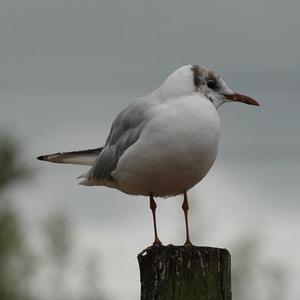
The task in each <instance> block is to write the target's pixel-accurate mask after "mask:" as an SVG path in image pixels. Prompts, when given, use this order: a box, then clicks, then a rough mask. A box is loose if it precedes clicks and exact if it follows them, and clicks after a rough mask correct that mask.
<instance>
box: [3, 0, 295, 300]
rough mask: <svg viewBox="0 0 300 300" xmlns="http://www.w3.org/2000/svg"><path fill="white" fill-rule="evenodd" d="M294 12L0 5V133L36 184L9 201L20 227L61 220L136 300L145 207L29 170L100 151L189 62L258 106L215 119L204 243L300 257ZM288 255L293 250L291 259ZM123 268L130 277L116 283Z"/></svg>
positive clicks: (200, 193)
mask: <svg viewBox="0 0 300 300" xmlns="http://www.w3.org/2000/svg"><path fill="white" fill-rule="evenodd" d="M299 11H300V2H299V1H292V0H287V1H279V0H276V1H274V0H273V1H271V0H269V1H261V0H251V1H250V0H249V1H248V0H247V1H238V0H235V1H234V0H228V1H213V0H210V1H202V2H200V1H196V0H195V1H190V0H188V1H167V0H164V1H157V0H154V1H139V0H122V1H96V0H95V1H88V0H87V1H78V0H72V1H61V0H51V1H50V0H48V1H46V0H42V1H41V0H39V1H33V0H26V1H23V0H22V1H1V3H0V42H1V44H0V103H1V110H0V127H1V128H2V130H8V131H9V132H12V134H13V135H14V136H16V137H17V138H19V139H20V148H21V152H22V155H23V157H24V158H25V159H27V162H28V164H29V165H30V166H31V167H32V168H33V169H35V170H36V171H37V175H36V177H35V178H34V179H33V180H32V181H31V182H26V183H24V184H22V185H20V186H18V187H16V188H14V189H13V190H12V191H11V195H12V196H13V197H14V198H16V204H17V205H18V207H19V209H20V211H21V212H22V213H23V214H24V218H25V219H27V220H28V223H29V224H31V225H32V226H33V227H34V224H38V222H39V221H41V220H43V219H44V218H45V216H46V215H47V214H48V213H49V211H52V210H55V209H57V208H60V207H62V208H64V209H66V211H68V212H69V213H70V215H71V216H72V217H73V218H74V220H75V221H74V223H75V224H76V225H74V226H75V229H74V230H76V233H77V232H78V239H79V240H80V241H81V244H82V245H91V246H93V247H96V248H97V249H98V250H99V252H100V253H101V254H102V257H103V263H104V270H103V278H104V284H105V287H106V289H107V290H110V289H111V285H114V282H115V281H116V280H117V281H118V282H120V287H119V289H115V290H114V293H115V294H114V295H112V296H114V297H115V299H121V296H120V295H122V299H124V300H126V299H130V300H132V299H137V294H138V289H139V288H138V270H137V265H136V261H135V256H136V253H137V252H138V251H139V250H141V249H142V248H143V247H145V246H146V245H148V244H149V243H150V242H151V239H152V227H151V216H150V212H149V211H148V203H147V201H143V200H145V199H143V198H141V197H130V196H127V195H123V194H121V193H119V192H117V191H111V190H108V189H105V188H90V189H89V188H83V187H79V186H77V185H76V180H75V178H76V176H77V175H79V174H81V173H82V172H83V171H84V170H85V168H82V167H72V166H67V167H62V166H57V165H49V164H42V163H40V162H38V161H36V160H35V159H34V157H35V156H37V155H39V154H44V153H47V152H56V151H64V150H73V149H82V148H85V147H93V146H98V145H101V143H103V142H104V141H105V139H106V135H107V133H108V130H109V126H110V124H111V122H112V120H113V118H114V116H115V115H116V114H117V113H118V112H119V111H120V110H121V109H122V108H124V107H125V106H126V105H127V104H128V103H129V102H130V101H131V100H132V99H134V98H137V97H139V96H142V95H144V94H147V93H149V92H151V91H152V90H153V89H155V88H156V87H157V86H158V85H159V84H160V83H161V82H162V81H163V80H164V79H165V78H166V77H167V76H168V74H169V73H171V72H172V71H174V70H175V69H176V68H178V67H179V66H181V65H184V64H189V63H198V64H204V65H207V66H209V67H211V68H213V69H215V70H216V71H218V72H219V73H221V75H222V76H223V78H224V79H225V81H226V82H227V83H228V85H229V86H230V87H231V88H232V89H234V90H238V91H240V92H244V93H246V94H249V95H250V96H253V97H254V98H257V99H258V100H260V102H261V104H262V106H261V107H260V108H259V109H256V108H253V107H247V106H244V105H238V104H236V105H234V104H228V105H226V106H225V105H224V107H221V108H220V115H221V119H222V124H223V128H222V131H223V132H222V137H221V145H220V151H219V156H218V159H217V162H216V164H215V166H214V168H213V169H212V170H211V172H210V173H209V175H208V176H207V178H205V180H204V181H203V182H202V183H201V184H199V185H198V187H197V188H195V189H194V190H193V192H192V195H193V199H195V200H194V201H195V202H196V201H197V199H198V198H201V199H202V202H203V203H202V204H201V206H200V207H201V208H202V207H203V211H204V213H205V214H206V215H207V216H206V217H207V218H208V219H209V221H210V222H211V223H212V224H213V225H211V226H212V228H213V229H214V230H213V231H212V232H211V233H210V235H209V237H207V238H206V240H205V242H207V244H208V245H212V246H220V247H228V248H230V245H231V244H230V243H231V242H230V241H231V240H232V239H234V238H235V237H237V236H238V235H239V234H242V230H243V229H245V230H248V229H251V230H254V231H262V232H264V231H265V235H266V243H267V245H266V246H265V252H266V255H267V256H268V257H269V256H271V257H275V258H276V259H278V258H280V259H282V256H283V255H284V256H285V259H287V260H288V258H289V257H295V256H296V257H298V258H299V255H298V253H297V252H296V250H293V249H297V247H299V246H300V240H299V238H297V236H299V232H297V228H299V226H300V222H299V220H298V219H299V217H298V213H297V212H298V211H299V209H300V203H299V200H298V198H299V197H298V196H299V193H300V190H299V183H298V181H299V177H300V173H299V169H300V168H299V167H300V166H299V151H300V140H299V127H300V108H299V92H300V88H299V78H300V39H299V32H300V22H299V16H298V15H299ZM180 201H181V200H179V199H178V200H171V199H170V200H167V201H160V202H159V209H160V213H159V225H160V231H161V235H162V237H163V239H164V240H166V242H174V243H181V242H182V241H183V233H184V232H183V229H184V228H183V219H182V215H181V211H180ZM195 209H197V207H196V208H195ZM198 212H199V215H201V213H203V212H201V211H198ZM194 216H195V214H194ZM196 216H197V214H196ZM197 224H198V221H197V218H195V217H194V221H193V220H192V226H194V228H195V227H196V228H197V226H199V225H197ZM257 228H259V230H258V229H257ZM129 232H130V234H129ZM290 233H293V235H292V237H291V235H290ZM103 240H104V241H105V243H101V241H103ZM278 241H280V242H278ZM196 242H197V241H196ZM119 244H122V245H126V247H125V246H124V249H123V254H122V255H121V254H120V253H119V252H118V245H119ZM286 244H292V245H295V247H290V250H289V251H290V253H288V255H286V249H285V253H284V254H282V251H283V247H284V245H286ZM293 251H294V252H293ZM116 257H118V259H117V263H116V264H115V262H116ZM286 257H287V258H286ZM297 261H299V259H298V260H297ZM289 263H290V262H289ZM120 266H121V267H122V268H123V269H126V270H128V273H127V275H128V276H126V278H123V277H122V275H118V276H117V278H116V275H115V274H116V272H115V271H116V269H117V267H120ZM299 268H300V262H299V264H297V266H295V265H294V266H293V265H291V268H290V269H291V270H292V271H293V272H296V273H297V269H299ZM296 278H298V279H299V278H300V273H299V271H298V273H297V277H296ZM121 283H122V284H121ZM298 296H299V295H298ZM290 299H295V298H292V297H291V298H290ZM288 300H289V299H288Z"/></svg>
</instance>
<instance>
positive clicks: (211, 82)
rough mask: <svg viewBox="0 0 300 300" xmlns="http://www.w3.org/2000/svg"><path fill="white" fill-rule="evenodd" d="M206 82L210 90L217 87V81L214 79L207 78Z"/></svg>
mask: <svg viewBox="0 0 300 300" xmlns="http://www.w3.org/2000/svg"><path fill="white" fill-rule="evenodd" d="M206 84H207V86H208V87H209V88H210V89H212V90H215V89H216V88H217V85H218V84H217V82H216V81H215V80H212V79H210V80H207V82H206Z"/></svg>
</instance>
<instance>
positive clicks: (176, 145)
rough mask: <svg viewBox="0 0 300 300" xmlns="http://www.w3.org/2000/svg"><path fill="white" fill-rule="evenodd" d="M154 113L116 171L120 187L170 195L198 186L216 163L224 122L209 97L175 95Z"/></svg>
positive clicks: (125, 189) (128, 190) (131, 190)
mask: <svg viewBox="0 0 300 300" xmlns="http://www.w3.org/2000/svg"><path fill="white" fill-rule="evenodd" d="M172 101H173V102H172V103H168V105H164V104H161V105H159V106H158V107H156V109H155V111H153V115H154V116H155V117H154V118H153V119H151V121H150V122H149V123H148V124H147V125H146V127H145V129H144V130H143V132H142V134H141V136H140V138H139V140H138V141H137V142H136V143H135V144H134V145H132V146H131V147H130V148H129V149H128V150H127V151H126V152H125V153H124V154H123V156H122V157H121V158H120V160H119V163H118V165H117V169H116V170H115V171H114V172H113V173H112V176H113V177H114V179H115V180H116V183H117V188H118V189H119V190H121V191H123V192H125V193H128V194H133V195H149V194H151V193H152V194H153V195H154V196H156V197H167V196H171V195H177V194H181V193H183V192H184V191H187V190H189V189H190V188H192V187H193V186H194V185H195V184H197V183H198V182H199V181H200V180H201V179H202V178H203V177H204V176H205V175H206V174H207V172H208V171H209V169H210V168H211V166H212V165H213V163H214V161H215V159H216V155H217V149H218V141H219V133H220V120H219V116H218V114H217V111H216V109H215V107H214V106H213V105H212V104H211V103H210V102H209V101H207V100H203V99H201V98H200V99H199V97H193V96H191V97H190V99H189V98H187V97H186V98H185V99H184V101H183V99H180V98H178V99H173V100H172Z"/></svg>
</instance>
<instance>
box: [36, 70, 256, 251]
mask: <svg viewBox="0 0 300 300" xmlns="http://www.w3.org/2000/svg"><path fill="white" fill-rule="evenodd" d="M227 102H240V103H244V104H248V105H254V106H259V103H258V101H256V100H255V99H253V98H251V97H249V96H246V95H243V94H240V93H237V92H235V91H233V90H231V89H230V88H229V87H228V85H227V84H226V82H225V81H224V80H223V79H222V77H221V76H220V75H219V74H218V73H217V72H215V71H213V70H211V69H209V68H207V67H205V66H202V65H185V66H182V67H180V68H179V69H177V70H175V71H174V72H173V73H171V74H170V75H169V76H168V77H167V79H166V80H165V81H164V82H163V83H162V84H161V85H160V86H159V87H158V88H157V89H155V90H154V91H153V92H151V93H150V94H148V95H146V96H144V97H141V98H138V99H137V100H135V101H133V102H132V103H130V104H129V105H128V106H127V107H126V108H125V109H123V110H122V111H121V112H120V113H119V114H118V115H117V117H116V118H115V119H114V121H113V123H112V125H111V128H110V132H109V134H108V137H107V139H106V142H105V143H104V145H103V146H102V147H99V148H95V149H88V150H81V151H71V152H60V153H54V154H48V155H42V156H39V157H38V159H39V160H42V161H48V162H53V163H61V164H75V165H88V166H90V169H89V170H88V171H87V172H86V173H84V174H82V175H81V176H79V177H78V178H81V179H82V181H81V182H80V183H79V184H81V185H85V186H106V187H109V188H113V189H117V190H119V191H121V192H123V193H126V194H129V195H142V196H146V197H148V198H149V203H150V209H151V211H152V219H153V227H154V242H153V245H154V246H160V245H162V242H161V241H160V239H159V236H158V231H157V224H156V208H157V205H156V201H155V198H166V197H172V196H177V195H183V203H182V210H183V214H184V220H185V236H186V237H185V243H184V245H185V246H191V245H192V242H191V239H190V234H189V222H188V211H189V202H188V196H187V193H188V191H189V190H190V189H191V188H192V187H194V186H195V185H196V184H197V183H199V182H200V181H201V180H202V179H203V178H204V177H205V175H206V174H207V173H208V171H209V170H210V169H211V167H212V165H213V164H214V162H215V160H216V156H217V151H218V144H219V137H220V118H219V113H218V111H217V109H218V108H219V107H220V106H221V105H222V104H224V103H227Z"/></svg>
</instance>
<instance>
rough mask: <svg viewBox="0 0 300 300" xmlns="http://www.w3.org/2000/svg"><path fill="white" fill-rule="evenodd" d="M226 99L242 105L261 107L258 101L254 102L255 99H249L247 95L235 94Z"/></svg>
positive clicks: (226, 96)
mask: <svg viewBox="0 0 300 300" xmlns="http://www.w3.org/2000/svg"><path fill="white" fill-rule="evenodd" d="M224 97H225V98H226V99H230V100H232V101H235V102H242V103H245V104H249V105H255V106H259V103H258V102H257V101H256V100H254V99H253V98H251V97H248V96H246V95H242V94H239V93H234V94H231V95H224Z"/></svg>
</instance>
